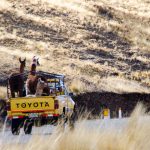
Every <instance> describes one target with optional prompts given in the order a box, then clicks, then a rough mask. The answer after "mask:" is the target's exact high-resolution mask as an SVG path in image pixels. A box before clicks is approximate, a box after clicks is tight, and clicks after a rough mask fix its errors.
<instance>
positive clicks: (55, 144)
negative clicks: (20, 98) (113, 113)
mask: <svg viewBox="0 0 150 150" xmlns="http://www.w3.org/2000/svg"><path fill="white" fill-rule="evenodd" d="M86 123H87V121H86V120H84V121H81V122H80V123H79V124H77V125H76V127H75V129H74V130H73V131H70V130H67V129H66V131H65V132H63V133H62V132H57V131H56V132H54V133H53V134H52V135H49V136H45V135H44V136H43V135H33V136H32V138H31V140H30V141H29V142H27V143H26V144H21V143H20V144H19V143H18V144H8V145H7V144H5V143H1V144H0V147H1V149H3V150H8V149H9V150H10V149H11V150H14V149H15V150H20V149H22V146H23V147H24V149H25V150H40V149H45V150H99V149H102V150H108V149H109V150H135V149H136V150H149V147H150V142H149V141H150V135H149V133H150V126H149V123H150V119H149V116H148V115H147V114H145V109H144V108H143V107H142V105H138V106H137V108H136V109H135V110H134V112H133V114H132V116H131V118H129V120H128V123H127V122H126V123H127V124H126V125H125V126H124V127H121V129H119V128H118V127H116V126H115V128H114V127H112V126H111V120H108V124H107V127H104V126H103V125H102V124H99V127H98V126H97V127H96V128H90V127H89V126H88V127H87V125H86ZM116 125H117V124H116Z"/></svg>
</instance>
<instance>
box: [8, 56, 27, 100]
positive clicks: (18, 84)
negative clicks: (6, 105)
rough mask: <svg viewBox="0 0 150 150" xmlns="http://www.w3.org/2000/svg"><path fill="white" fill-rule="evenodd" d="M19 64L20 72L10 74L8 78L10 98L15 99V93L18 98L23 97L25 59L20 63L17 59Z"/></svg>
mask: <svg viewBox="0 0 150 150" xmlns="http://www.w3.org/2000/svg"><path fill="white" fill-rule="evenodd" d="M19 62H20V71H19V72H18V73H12V74H11V75H10V77H9V86H10V91H11V97H13V98H14V97H15V92H16V93H17V94H18V96H19V97H22V96H23V89H24V76H23V73H24V68H25V65H26V58H25V59H24V60H23V61H22V60H21V58H19Z"/></svg>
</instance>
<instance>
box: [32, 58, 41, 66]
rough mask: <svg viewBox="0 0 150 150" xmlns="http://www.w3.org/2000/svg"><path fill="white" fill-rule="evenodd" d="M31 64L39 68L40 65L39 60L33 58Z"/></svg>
mask: <svg viewBox="0 0 150 150" xmlns="http://www.w3.org/2000/svg"><path fill="white" fill-rule="evenodd" d="M32 64H35V65H36V66H40V63H39V58H38V57H36V56H34V57H33V58H32Z"/></svg>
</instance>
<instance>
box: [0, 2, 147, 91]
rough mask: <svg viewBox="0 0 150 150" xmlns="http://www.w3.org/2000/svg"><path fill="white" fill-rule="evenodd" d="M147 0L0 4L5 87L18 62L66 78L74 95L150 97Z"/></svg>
mask: <svg viewBox="0 0 150 150" xmlns="http://www.w3.org/2000/svg"><path fill="white" fill-rule="evenodd" d="M149 8H150V3H149V1H146V0H130V1H129V0H119V1H117V0H109V1H107V0H101V1H99V0H82V1H81V0H1V2H0V56H1V59H0V83H1V84H2V83H3V82H4V81H5V79H6V77H8V75H9V74H10V73H11V72H12V71H15V70H18V67H19V66H18V65H19V64H18V57H20V56H21V57H26V58H27V60H28V62H27V67H26V70H29V68H30V63H31V58H32V57H33V56H34V55H36V56H39V57H40V61H41V66H40V67H39V68H38V70H43V71H49V72H54V73H61V74H65V75H66V82H67V84H68V85H69V87H70V89H71V90H73V91H75V92H77V93H78V92H83V91H110V92H111V91H112V92H117V93H118V92H119V93H121V92H147V93H148V92H150V59H149V58H150V9H149Z"/></svg>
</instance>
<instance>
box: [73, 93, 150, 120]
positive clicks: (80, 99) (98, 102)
mask: <svg viewBox="0 0 150 150" xmlns="http://www.w3.org/2000/svg"><path fill="white" fill-rule="evenodd" d="M74 101H75V103H76V110H77V112H80V113H83V112H84V111H85V112H86V111H87V112H91V115H93V116H99V117H100V113H101V112H102V110H103V109H104V108H109V109H110V117H111V118H114V117H118V110H119V108H121V110H122V115H123V117H129V116H130V115H131V113H132V111H133V110H134V108H135V107H136V105H137V104H138V103H142V104H144V106H145V107H146V109H147V111H148V112H149V111H150V93H149V94H145V93H124V94H118V93H113V92H91V93H90V92H89V93H82V94H80V95H77V96H74Z"/></svg>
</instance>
